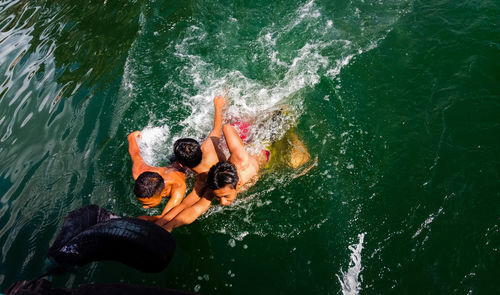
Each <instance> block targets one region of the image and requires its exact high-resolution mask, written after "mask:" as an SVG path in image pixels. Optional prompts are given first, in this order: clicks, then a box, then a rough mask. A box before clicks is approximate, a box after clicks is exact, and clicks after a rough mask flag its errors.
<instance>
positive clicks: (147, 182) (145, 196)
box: [134, 171, 165, 208]
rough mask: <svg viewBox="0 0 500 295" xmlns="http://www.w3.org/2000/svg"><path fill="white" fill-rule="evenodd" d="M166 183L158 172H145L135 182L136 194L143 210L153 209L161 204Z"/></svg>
mask: <svg viewBox="0 0 500 295" xmlns="http://www.w3.org/2000/svg"><path fill="white" fill-rule="evenodd" d="M164 188H165V183H164V181H163V177H161V175H160V174H158V173H156V172H149V171H147V172H143V173H142V174H141V175H139V177H137V179H136V180H135V185H134V194H135V196H136V197H137V200H138V201H139V202H141V203H142V207H143V208H153V207H156V206H158V205H159V204H160V203H161V199H162V193H163V189H164Z"/></svg>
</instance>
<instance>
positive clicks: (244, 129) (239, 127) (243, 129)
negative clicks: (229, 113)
mask: <svg viewBox="0 0 500 295" xmlns="http://www.w3.org/2000/svg"><path fill="white" fill-rule="evenodd" d="M231 125H232V126H233V127H234V128H236V131H238V135H239V136H240V138H241V140H243V141H244V142H245V141H246V139H247V138H248V133H249V132H250V130H249V128H250V123H248V122H245V121H236V122H234V123H232V124H231Z"/></svg>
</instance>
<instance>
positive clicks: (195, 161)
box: [148, 95, 226, 224]
mask: <svg viewBox="0 0 500 295" xmlns="http://www.w3.org/2000/svg"><path fill="white" fill-rule="evenodd" d="M224 105H225V100H224V97H222V96H221V95H218V96H216V97H215V98H214V108H215V114H214V126H213V129H212V131H211V132H210V133H209V135H208V137H207V139H206V140H205V141H203V142H202V144H201V145H200V144H199V143H198V142H197V141H196V140H194V139H191V138H181V139H179V140H177V141H176V142H175V144H174V154H175V157H176V159H177V160H178V161H179V164H180V166H182V167H187V168H189V169H191V171H193V172H194V173H195V174H196V181H195V183H194V186H193V190H192V191H191V192H190V193H189V194H188V195H187V196H186V198H185V199H184V200H183V201H182V203H181V204H180V205H179V206H176V207H175V208H173V209H172V210H171V211H170V212H168V214H166V215H164V216H163V217H162V218H161V219H159V220H158V221H159V222H160V223H161V224H163V223H165V220H170V219H172V218H174V217H175V216H176V215H178V214H179V213H180V212H181V211H182V210H183V209H185V208H187V207H190V206H192V205H193V204H194V203H196V202H197V201H199V200H200V198H201V197H200V196H203V194H204V192H205V190H206V180H207V175H208V171H209V170H210V167H212V166H213V165H215V164H216V163H218V162H219V161H225V160H226V156H225V155H224V153H223V152H222V151H221V150H220V148H219V142H220V138H221V134H222V112H223V108H224ZM148 220H149V219H148Z"/></svg>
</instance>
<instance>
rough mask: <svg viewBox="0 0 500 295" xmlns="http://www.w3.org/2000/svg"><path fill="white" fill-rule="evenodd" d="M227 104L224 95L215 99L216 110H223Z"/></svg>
mask: <svg viewBox="0 0 500 295" xmlns="http://www.w3.org/2000/svg"><path fill="white" fill-rule="evenodd" d="M225 104H226V100H225V99H224V97H223V96H222V95H217V96H216V97H214V106H215V108H216V109H220V108H222V107H223V106H224V105H225Z"/></svg>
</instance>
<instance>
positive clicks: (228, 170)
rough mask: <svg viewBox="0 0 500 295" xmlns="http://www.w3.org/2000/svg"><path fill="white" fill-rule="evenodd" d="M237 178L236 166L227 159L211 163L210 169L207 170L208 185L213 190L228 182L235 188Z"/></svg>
mask: <svg viewBox="0 0 500 295" xmlns="http://www.w3.org/2000/svg"><path fill="white" fill-rule="evenodd" d="M238 180H239V177H238V172H237V171H236V167H235V166H234V165H233V163H231V162H229V161H226V162H219V163H217V164H215V165H213V166H212V168H210V171H208V178H207V183H208V187H209V188H211V189H213V190H216V189H220V188H223V187H225V186H226V185H228V184H230V185H231V186H232V187H233V188H234V189H235V188H236V185H237V184H238Z"/></svg>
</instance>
